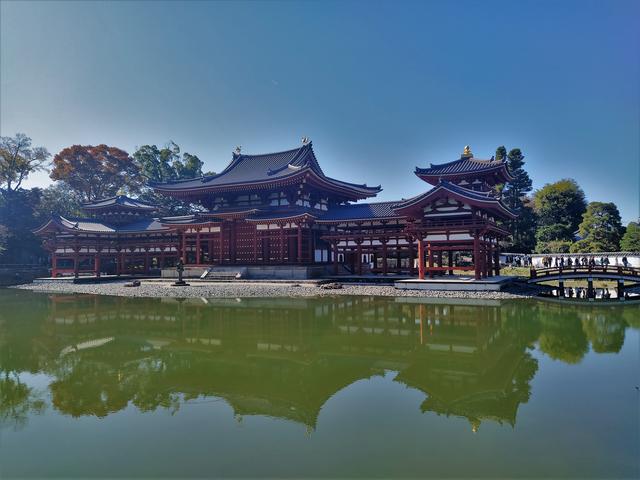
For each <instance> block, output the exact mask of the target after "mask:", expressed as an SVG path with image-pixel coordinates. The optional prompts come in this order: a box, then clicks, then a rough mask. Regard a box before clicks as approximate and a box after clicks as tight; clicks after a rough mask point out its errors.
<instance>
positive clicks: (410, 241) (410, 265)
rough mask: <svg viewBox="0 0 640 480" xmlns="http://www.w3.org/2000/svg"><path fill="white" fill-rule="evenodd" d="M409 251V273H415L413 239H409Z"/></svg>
mask: <svg viewBox="0 0 640 480" xmlns="http://www.w3.org/2000/svg"><path fill="white" fill-rule="evenodd" d="M408 252H409V275H413V273H414V268H413V241H412V240H409V246H408Z"/></svg>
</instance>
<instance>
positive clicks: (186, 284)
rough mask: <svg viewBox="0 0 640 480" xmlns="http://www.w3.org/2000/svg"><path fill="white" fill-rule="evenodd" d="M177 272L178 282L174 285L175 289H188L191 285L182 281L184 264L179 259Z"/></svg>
mask: <svg viewBox="0 0 640 480" xmlns="http://www.w3.org/2000/svg"><path fill="white" fill-rule="evenodd" d="M176 271H177V272H178V280H177V281H176V282H174V283H173V286H174V287H186V286H188V285H189V284H188V283H187V282H185V281H184V280H183V279H182V272H184V262H183V261H182V259H178V263H176Z"/></svg>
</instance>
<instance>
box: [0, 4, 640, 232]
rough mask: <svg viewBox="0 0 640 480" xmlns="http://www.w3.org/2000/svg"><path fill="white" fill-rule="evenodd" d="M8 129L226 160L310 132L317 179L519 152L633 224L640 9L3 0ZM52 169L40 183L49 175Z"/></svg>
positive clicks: (386, 195)
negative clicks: (319, 172)
mask: <svg viewBox="0 0 640 480" xmlns="http://www.w3.org/2000/svg"><path fill="white" fill-rule="evenodd" d="M0 13H1V31H0V40H1V46H0V54H1V58H0V70H1V74H0V82H1V89H0V93H1V98H0V101H1V112H0V113H1V114H0V132H1V134H2V135H5V136H6V135H14V134H15V133H16V132H24V133H26V134H27V135H29V136H31V137H32V138H33V141H34V143H35V144H36V145H43V146H45V147H47V148H48V149H49V150H50V151H51V152H52V153H53V154H55V153H57V152H58V151H59V150H61V149H62V148H64V147H66V146H69V145H72V144H84V145H86V144H98V143H106V144H109V145H114V146H118V147H120V148H124V149H125V150H127V151H129V152H130V153H132V152H133V151H134V149H135V147H136V146H140V145H144V144H151V143H154V144H158V145H163V144H165V143H166V142H167V141H168V140H173V141H175V142H176V143H178V144H179V145H180V146H181V147H182V149H183V150H185V151H188V152H190V153H194V154H197V155H198V156H199V157H200V158H201V159H202V160H204V162H205V165H206V169H208V170H214V171H220V170H221V169H222V168H223V167H224V166H225V165H226V164H227V163H228V161H229V160H230V158H231V152H232V150H233V148H234V147H235V146H236V145H242V147H243V151H244V152H246V153H262V152H269V151H277V150H285V149H289V148H293V147H295V146H297V145H299V144H300V138H301V137H302V136H309V137H310V138H311V139H312V140H313V143H314V148H315V151H316V154H317V156H318V158H319V160H320V163H321V165H322V166H323V168H324V170H325V172H327V173H328V174H329V175H331V176H334V177H338V178H341V179H343V180H347V181H353V182H358V183H360V182H366V183H368V184H370V185H378V184H382V186H383V188H384V191H383V192H382V193H381V195H380V199H381V200H393V199H398V198H402V197H408V196H411V195H414V194H417V193H419V192H421V191H424V190H425V188H427V186H426V184H424V183H423V182H421V181H420V180H418V179H417V178H416V177H415V176H414V175H413V173H412V172H413V169H414V167H415V166H416V165H420V166H427V165H428V164H429V163H430V162H433V163H441V162H446V161H450V160H453V159H455V158H458V157H459V154H460V153H461V151H462V148H463V147H464V145H466V144H469V145H471V147H472V150H473V152H474V154H475V155H476V156H478V157H485V158H488V157H490V156H491V155H493V154H494V152H495V148H496V147H497V146H498V145H502V144H504V145H506V147H507V148H508V149H510V148H513V147H520V148H521V149H522V150H523V152H524V153H525V155H526V162H527V164H526V168H527V169H528V171H529V173H530V175H531V177H532V178H533V181H534V185H535V187H541V186H542V185H544V184H545V183H548V182H552V181H554V180H558V179H560V178H563V177H572V178H575V179H576V180H577V181H578V183H579V184H580V185H581V186H582V187H583V188H584V190H585V192H586V194H587V197H588V199H589V200H599V201H613V202H615V203H616V204H617V205H618V206H619V208H620V210H621V213H622V216H623V220H624V221H625V222H626V221H630V220H634V219H637V218H638V216H639V212H638V209H639V203H640V200H639V197H640V194H639V184H640V169H639V164H640V27H639V26H638V25H639V24H640V22H639V20H640V1H638V0H629V1H624V0H607V1H588V0H579V1H510V0H509V1H479V0H478V1H454V0H449V1H444V0H442V1H438V2H427V1H421V2H416V3H412V2H388V3H387V2H376V1H371V2H347V1H344V2H335V3H331V2H326V1H322V2H321V1H314V2H301V1H300V2H294V1H288V2H273V3H270V2H267V1H260V2H247V3H241V2H233V3H225V2H196V1H193V2H182V3H173V2H151V1H142V2H130V3H129V2H124V1H118V2H98V1H90V2H86V3H83V2H79V1H73V2H68V3H58V2H53V1H47V2H43V3H36V2H33V3H29V2H26V1H4V0H2V3H1V11H0ZM48 182H49V180H48V177H47V176H46V174H39V175H35V176H33V178H32V179H31V180H30V181H29V185H28V186H34V185H46V184H47V183H48Z"/></svg>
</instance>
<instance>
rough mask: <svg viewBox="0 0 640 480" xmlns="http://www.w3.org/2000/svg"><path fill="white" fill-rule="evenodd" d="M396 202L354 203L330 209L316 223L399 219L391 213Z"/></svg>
mask: <svg viewBox="0 0 640 480" xmlns="http://www.w3.org/2000/svg"><path fill="white" fill-rule="evenodd" d="M396 203H398V202H374V203H354V204H352V205H340V206H338V207H333V208H330V209H329V210H328V211H327V213H325V214H324V215H322V217H320V219H319V220H318V222H335V221H347V220H372V219H393V218H400V215H398V214H397V213H396V212H394V211H393V206H394V205H395V204H396Z"/></svg>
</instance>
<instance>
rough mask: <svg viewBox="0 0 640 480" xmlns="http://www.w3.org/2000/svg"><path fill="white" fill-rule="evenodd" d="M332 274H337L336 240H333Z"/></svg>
mask: <svg viewBox="0 0 640 480" xmlns="http://www.w3.org/2000/svg"><path fill="white" fill-rule="evenodd" d="M333 274H334V275H337V274H338V241H337V240H334V241H333Z"/></svg>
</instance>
